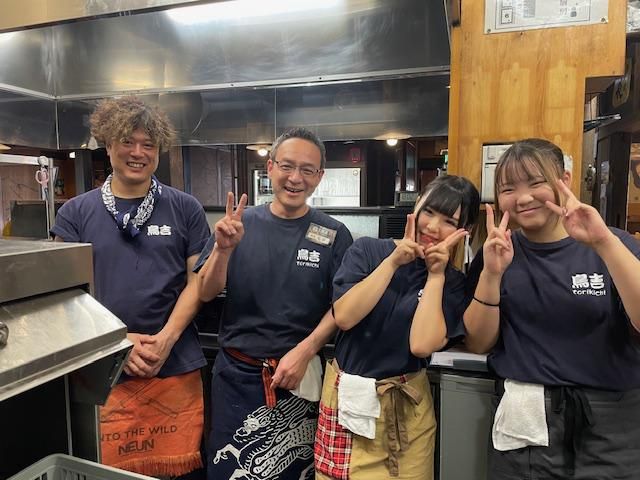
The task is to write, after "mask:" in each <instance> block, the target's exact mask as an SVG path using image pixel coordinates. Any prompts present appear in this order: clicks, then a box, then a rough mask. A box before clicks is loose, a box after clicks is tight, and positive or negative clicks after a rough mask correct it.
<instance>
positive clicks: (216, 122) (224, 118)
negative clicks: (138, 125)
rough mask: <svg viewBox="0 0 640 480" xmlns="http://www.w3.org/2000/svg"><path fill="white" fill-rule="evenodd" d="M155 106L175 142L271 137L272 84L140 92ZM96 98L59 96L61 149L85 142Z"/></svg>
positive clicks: (258, 140)
mask: <svg viewBox="0 0 640 480" xmlns="http://www.w3.org/2000/svg"><path fill="white" fill-rule="evenodd" d="M139 97H140V98H141V99H142V100H144V101H145V102H146V103H148V104H150V105H159V106H160V108H162V109H163V110H164V111H165V112H167V115H169V118H170V119H171V121H172V123H173V124H174V126H175V128H176V130H177V134H178V135H177V139H176V141H175V144H176V145H213V144H234V143H263V142H271V141H272V140H273V138H274V132H275V130H276V128H275V92H274V90H273V89H228V90H212V91H208V92H176V93H165V94H153V95H140V96H139ZM98 101H99V99H87V100H61V101H59V102H58V122H59V135H60V148H61V149H74V148H80V147H81V146H82V145H87V144H88V143H89V138H90V136H91V134H90V131H89V128H90V127H89V117H90V115H91V113H92V112H93V110H94V108H95V105H96V104H97V103H98Z"/></svg>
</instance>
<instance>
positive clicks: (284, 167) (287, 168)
mask: <svg viewBox="0 0 640 480" xmlns="http://www.w3.org/2000/svg"><path fill="white" fill-rule="evenodd" d="M272 161H273V163H275V164H276V166H277V167H278V168H279V169H280V171H281V172H282V173H286V174H287V175H290V174H292V173H293V172H295V171H296V170H299V171H300V175H302V176H303V177H315V176H316V175H318V174H319V173H320V172H321V171H322V169H320V168H313V167H309V166H306V165H303V166H302V167H298V166H296V165H292V164H290V163H286V162H284V163H283V162H280V161H278V160H272Z"/></svg>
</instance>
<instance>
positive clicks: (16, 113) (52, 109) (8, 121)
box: [0, 90, 57, 149]
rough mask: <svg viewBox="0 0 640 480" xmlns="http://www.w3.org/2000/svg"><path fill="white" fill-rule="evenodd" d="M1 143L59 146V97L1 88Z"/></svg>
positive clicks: (47, 146)
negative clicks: (57, 106)
mask: <svg viewBox="0 0 640 480" xmlns="http://www.w3.org/2000/svg"><path fill="white" fill-rule="evenodd" d="M0 143H6V144H10V145H28V146H32V147H41V148H48V149H56V148H57V138H56V105H55V101H53V100H48V99H42V98H34V97H31V96H28V95H23V94H20V93H15V92H8V91H3V90H0Z"/></svg>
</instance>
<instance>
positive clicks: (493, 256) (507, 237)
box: [482, 204, 513, 275]
mask: <svg viewBox="0 0 640 480" xmlns="http://www.w3.org/2000/svg"><path fill="white" fill-rule="evenodd" d="M486 208H487V240H486V241H485V242H484V245H483V246H482V256H483V260H484V268H485V269H486V270H487V271H488V272H489V273H492V274H494V275H502V274H503V273H504V271H505V270H506V269H507V267H508V266H509V265H510V264H511V261H512V260H513V244H512V243H511V230H509V229H507V225H508V224H509V212H504V215H503V216H502V221H501V222H500V225H499V226H497V227H496V226H495V221H494V216H493V207H491V205H489V204H487V206H486Z"/></svg>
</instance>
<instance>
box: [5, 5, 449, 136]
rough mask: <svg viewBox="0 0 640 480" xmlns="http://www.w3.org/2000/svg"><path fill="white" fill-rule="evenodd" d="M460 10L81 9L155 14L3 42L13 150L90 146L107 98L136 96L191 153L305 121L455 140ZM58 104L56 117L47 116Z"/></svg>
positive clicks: (359, 132) (12, 35)
mask: <svg viewBox="0 0 640 480" xmlns="http://www.w3.org/2000/svg"><path fill="white" fill-rule="evenodd" d="M51 2H53V0H51ZM449 2H450V0H441V1H436V0H433V1H424V0H318V1H311V0H295V1H292V0H278V1H271V2H269V1H268V0H259V1H258V0H236V1H226V2H207V3H206V4H201V3H202V2H198V3H199V4H197V5H193V6H187V7H184V6H182V8H170V9H167V8H166V7H167V6H168V4H176V3H177V2H153V1H149V2H142V1H140V2H134V1H133V0H131V1H128V2H125V1H122V2H118V1H114V2H103V1H101V2H97V1H96V2H89V1H85V2H75V3H80V4H84V7H85V8H88V6H89V4H91V3H93V4H94V5H93V6H94V7H96V8H98V7H97V5H98V4H101V5H104V7H103V8H104V11H103V12H102V13H97V14H96V15H98V16H99V15H101V14H105V15H106V14H107V13H108V12H107V10H109V9H113V11H116V10H118V8H120V7H131V9H130V10H131V11H130V12H129V13H137V12H140V11H143V12H145V13H137V14H135V15H134V14H129V13H127V14H126V15H124V16H115V17H114V16H107V17H102V18H91V19H88V20H84V21H74V22H67V23H58V24H54V25H52V26H49V27H45V28H37V29H30V30H25V31H17V32H9V33H5V34H0V91H2V90H4V91H5V92H11V94H12V95H9V94H5V97H8V98H6V100H7V101H6V102H5V105H4V106H5V109H4V110H3V109H2V108H0V142H5V143H23V142H25V141H28V142H37V143H30V144H33V145H35V146H48V147H49V146H50V145H51V143H52V141H51V137H52V135H53V137H54V141H53V143H55V146H56V147H58V148H78V147H80V146H81V145H82V144H83V143H86V142H87V140H88V115H89V112H90V111H91V110H92V108H93V104H94V103H95V101H96V100H97V99H98V98H103V97H109V96H113V95H119V94H123V93H136V94H142V95H150V96H152V98H155V100H156V101H157V102H160V103H161V104H162V105H163V107H165V108H167V110H169V113H170V115H171V117H172V119H173V120H174V121H175V122H176V123H177V125H178V127H179V130H180V140H179V142H180V143H182V144H205V143H206V144H212V143H213V144H224V143H251V142H263V141H270V140H272V139H273V138H274V137H275V136H276V135H277V134H278V133H279V132H281V131H282V130H283V129H284V128H286V126H288V125H290V124H291V121H292V118H294V119H295V121H296V122H300V121H303V122H306V123H302V125H305V126H309V127H312V128H314V129H316V130H317V131H318V133H319V134H320V135H321V136H323V137H324V138H325V139H327V140H330V139H333V140H347V139H356V138H374V137H379V136H382V135H385V134H387V133H389V132H393V131H396V132H399V133H401V134H403V135H410V136H433V135H442V134H443V128H444V133H446V125H447V117H448V91H446V85H447V84H448V78H449V77H448V74H449V63H450V60H449V50H450V49H449V38H448V28H447V27H448V25H447V8H446V7H445V5H447V4H448V3H449ZM45 3H46V2H45ZM56 3H57V2H56ZM60 3H74V2H60ZM180 3H185V2H180ZM134 4H136V5H134ZM142 4H146V6H145V5H142ZM152 4H153V5H152ZM161 4H162V5H161ZM117 5H120V7H117ZM171 6H172V7H173V6H174V5H171ZM23 8H24V7H23ZM137 8H141V10H136V9H137ZM161 8H162V9H161ZM87 11H88V10H87ZM83 16H85V15H79V14H78V15H76V16H75V17H74V18H81V17H83ZM432 78H437V80H436V81H433V80H431V79H432ZM431 89H433V90H431ZM403 90H406V91H407V92H410V94H404V93H402V91H403ZM192 94H195V95H192ZM29 100H31V101H32V102H36V103H34V104H33V105H32V106H31V109H32V111H33V113H30V112H25V111H24V110H23V107H24V106H26V105H29ZM36 100H37V101H36ZM1 101H2V99H1V98H0V102H1ZM47 102H49V103H47ZM416 105H419V106H421V107H430V108H426V109H421V110H420V111H419V112H418V111H417V109H416V107H415V106H416ZM50 106H53V107H54V108H53V109H52V110H53V111H54V112H55V115H53V117H52V116H51V115H44V116H40V115H39V114H38V113H37V112H36V110H38V111H40V113H42V111H43V110H44V111H45V113H46V112H48V111H50V110H49V107H50ZM293 106H295V108H300V107H302V108H304V109H305V111H304V113H300V112H293V116H292V114H291V113H290V112H288V110H287V109H288V108H291V107H293ZM434 107H436V108H434ZM25 113H28V115H27V117H28V120H26V119H25V115H24V114H25ZM21 114H22V115H21ZM283 116H284V117H285V118H283ZM425 116H428V117H431V118H430V120H429V121H426V122H425V121H423V117H425ZM38 118H42V119H44V120H41V121H42V122H45V125H40V127H41V128H37V126H36V122H37V121H38V120H37V119H38ZM299 124H300V123H299ZM16 125H17V126H19V128H16ZM432 125H435V127H434V128H432ZM42 127H44V128H42Z"/></svg>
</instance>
